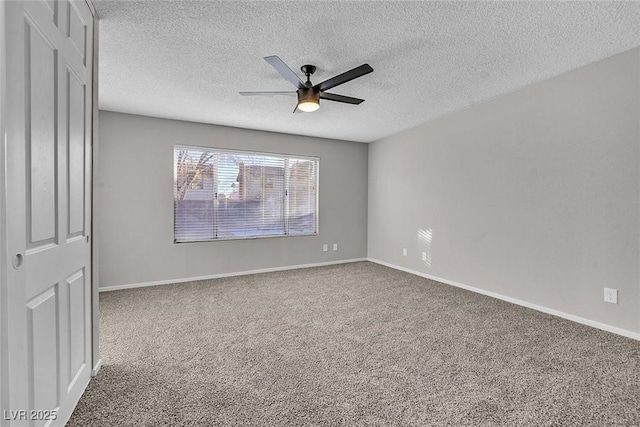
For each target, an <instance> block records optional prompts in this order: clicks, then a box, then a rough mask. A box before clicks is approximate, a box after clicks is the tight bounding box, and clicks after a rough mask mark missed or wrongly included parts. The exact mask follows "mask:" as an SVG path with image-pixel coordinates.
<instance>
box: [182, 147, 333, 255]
mask: <svg viewBox="0 0 640 427" xmlns="http://www.w3.org/2000/svg"><path fill="white" fill-rule="evenodd" d="M178 150H187V151H188V150H202V151H207V152H210V153H230V154H234V153H235V154H241V155H257V156H261V155H263V156H272V157H280V158H282V159H283V160H285V165H287V164H288V163H289V161H290V160H291V159H300V160H308V161H313V162H314V166H315V167H314V169H315V173H314V186H315V212H314V213H315V215H314V225H315V227H314V228H315V232H313V233H308V234H289V216H288V213H289V212H288V211H289V204H288V201H289V179H288V175H287V173H286V171H285V185H284V190H285V194H283V197H284V203H283V206H284V207H283V211H284V212H283V216H284V224H285V233H284V234H272V235H264V236H259V235H256V236H240V237H214V238H212V239H193V240H176V223H177V221H176V220H177V218H176V196H177V192H178V188H177V187H178V186H177V181H178V164H177V161H176V160H177V158H176V152H177V151H178ZM214 156H215V157H216V158H217V157H218V156H217V155H215V154H214ZM172 157H173V243H174V244H185V243H206V242H224V241H234V240H256V239H273V238H283V237H313V236H318V235H319V234H320V159H321V158H320V156H308V155H298V154H285V153H275V152H267V151H255V150H236V149H231V148H218V147H207V146H203V145H185V144H175V145H174V146H173V156H172ZM213 187H214V199H213V200H214V206H216V207H215V208H214V212H213V215H214V230H216V233H217V229H218V226H219V224H218V214H219V210H218V208H217V203H218V200H217V197H215V194H217V188H218V178H217V176H216V178H215V179H214V184H213Z"/></svg>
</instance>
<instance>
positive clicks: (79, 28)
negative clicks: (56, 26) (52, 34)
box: [67, 3, 87, 64]
mask: <svg viewBox="0 0 640 427" xmlns="http://www.w3.org/2000/svg"><path fill="white" fill-rule="evenodd" d="M68 11H69V26H68V28H67V37H69V39H70V40H71V42H72V43H73V46H74V47H75V48H76V51H77V52H78V54H79V55H80V58H81V59H82V63H83V64H86V47H87V25H86V24H85V22H84V19H83V18H82V16H80V13H79V12H78V9H77V8H76V5H75V4H74V3H71V7H69V8H68Z"/></svg>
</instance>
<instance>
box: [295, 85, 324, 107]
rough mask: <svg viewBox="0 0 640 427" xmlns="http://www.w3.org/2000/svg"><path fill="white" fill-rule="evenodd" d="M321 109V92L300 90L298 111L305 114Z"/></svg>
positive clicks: (307, 88)
mask: <svg viewBox="0 0 640 427" xmlns="http://www.w3.org/2000/svg"><path fill="white" fill-rule="evenodd" d="M318 108H320V92H319V91H317V90H313V88H310V87H305V88H301V89H298V109H299V110H300V111H304V112H305V113H311V112H312V111H316V110H317V109H318Z"/></svg>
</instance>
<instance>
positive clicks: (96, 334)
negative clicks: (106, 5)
mask: <svg viewBox="0 0 640 427" xmlns="http://www.w3.org/2000/svg"><path fill="white" fill-rule="evenodd" d="M85 1H86V2H87V5H88V6H89V9H91V13H92V15H93V68H92V73H93V77H92V81H91V84H92V85H93V92H92V96H93V99H92V101H91V102H92V108H91V136H92V137H91V156H92V165H91V230H90V232H89V235H90V236H91V358H92V360H91V376H92V377H95V376H96V375H98V372H99V371H100V368H101V367H102V359H101V358H100V301H99V285H98V277H99V276H98V271H99V265H98V264H99V263H98V233H96V231H97V230H96V218H97V216H98V212H99V210H98V206H97V199H98V198H97V197H96V191H95V189H96V188H97V187H98V185H97V184H98V155H99V151H98V147H99V141H98V140H99V136H98V125H99V114H98V112H99V105H98V75H99V72H98V62H99V61H98V57H99V49H98V46H99V41H98V33H99V31H98V30H99V25H100V24H99V22H100V21H99V19H98V12H97V11H96V9H95V7H94V6H93V3H92V2H91V0H85Z"/></svg>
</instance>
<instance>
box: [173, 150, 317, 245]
mask: <svg viewBox="0 0 640 427" xmlns="http://www.w3.org/2000/svg"><path fill="white" fill-rule="evenodd" d="M317 182H318V159H317V158H313V157H298V156H284V155H278V154H268V153H252V152H245V151H229V150H221V149H216V148H204V147H184V146H176V147H175V148H174V241H175V242H176V243H181V242H199V241H207V240H223V239H245V238H256V237H273V236H304V235H315V234H317V232H318V213H317V205H318V203H317V201H318V192H317V188H318V186H317Z"/></svg>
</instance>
